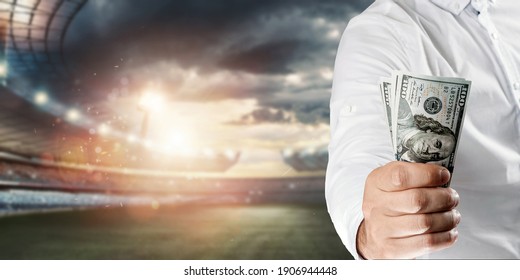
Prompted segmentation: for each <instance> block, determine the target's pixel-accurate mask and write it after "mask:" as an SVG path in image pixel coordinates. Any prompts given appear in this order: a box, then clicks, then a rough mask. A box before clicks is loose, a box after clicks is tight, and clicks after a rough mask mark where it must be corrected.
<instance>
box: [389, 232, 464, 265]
mask: <svg viewBox="0 0 520 280" xmlns="http://www.w3.org/2000/svg"><path fill="white" fill-rule="evenodd" d="M458 235H459V233H458V231H457V229H456V228H455V229H452V230H450V231H443V232H435V233H425V234H420V235H414V236H410V237H404V238H396V239H391V240H390V241H389V242H390V244H391V245H390V246H391V247H393V248H395V249H396V250H397V252H399V256H395V257H392V256H386V257H388V258H416V257H419V256H422V255H424V254H427V253H432V252H435V251H439V250H442V249H445V248H448V247H450V246H452V245H453V244H454V243H455V241H457V239H458Z"/></svg>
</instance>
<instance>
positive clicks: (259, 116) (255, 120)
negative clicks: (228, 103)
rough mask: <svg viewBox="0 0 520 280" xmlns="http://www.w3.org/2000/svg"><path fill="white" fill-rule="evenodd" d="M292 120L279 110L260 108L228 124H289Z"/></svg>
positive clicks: (288, 115)
mask: <svg viewBox="0 0 520 280" xmlns="http://www.w3.org/2000/svg"><path fill="white" fill-rule="evenodd" d="M291 121H292V118H291V116H290V114H288V113H287V112H285V111H284V110H281V109H272V108H260V109H256V110H254V111H252V112H251V113H249V114H246V115H243V116H242V117H241V118H240V119H239V120H237V121H232V122H230V123H229V124H234V125H251V124H261V123H290V122H291Z"/></svg>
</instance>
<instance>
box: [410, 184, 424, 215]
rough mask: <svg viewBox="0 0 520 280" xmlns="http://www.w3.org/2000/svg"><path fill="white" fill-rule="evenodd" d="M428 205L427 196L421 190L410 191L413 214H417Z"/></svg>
mask: <svg viewBox="0 0 520 280" xmlns="http://www.w3.org/2000/svg"><path fill="white" fill-rule="evenodd" d="M427 205H428V196H427V195H426V193H424V192H423V191H422V190H421V189H414V190H411V195H410V206H411V209H410V210H411V211H412V212H413V213H419V212H421V211H422V210H424V209H425V208H426V206H427Z"/></svg>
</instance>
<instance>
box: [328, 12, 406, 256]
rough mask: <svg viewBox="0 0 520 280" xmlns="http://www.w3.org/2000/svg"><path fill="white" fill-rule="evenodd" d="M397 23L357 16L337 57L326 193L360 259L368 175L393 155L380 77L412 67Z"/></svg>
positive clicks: (344, 239)
mask: <svg viewBox="0 0 520 280" xmlns="http://www.w3.org/2000/svg"><path fill="white" fill-rule="evenodd" d="M395 23H397V24H402V23H400V22H399V21H396V20H393V19H392V17H390V16H388V15H384V14H370V13H367V12H365V13H363V14H361V15H360V16H358V17H356V18H354V19H352V20H351V21H350V22H349V24H348V26H347V28H346V30H345V32H344V34H343V37H342V39H341V42H340V45H339V49H338V53H337V56H336V64H335V70H334V81H333V88H332V96H331V102H330V110H331V116H330V133H331V140H330V143H329V163H328V167H327V175H326V192H325V195H326V200H327V207H328V211H329V214H330V216H331V219H332V221H333V223H334V226H335V228H336V231H337V233H338V235H339V236H340V238H341V240H342V242H343V244H344V245H345V246H346V247H347V249H348V250H349V252H350V253H351V254H352V256H353V257H354V258H356V259H359V258H360V257H359V255H358V253H357V248H356V235H357V231H358V228H359V225H360V223H361V221H362V220H363V213H362V211H361V206H362V201H363V192H364V185H365V180H366V177H367V175H368V174H369V173H370V172H371V171H372V170H373V169H375V168H377V167H379V166H382V165H384V164H386V163H388V162H389V161H392V160H393V158H394V156H393V151H392V142H391V138H390V132H389V128H388V122H387V120H386V113H385V111H384V107H383V103H382V101H381V93H380V90H379V79H380V78H381V77H390V75H391V72H392V71H393V70H404V71H407V70H409V69H408V68H409V67H408V63H407V59H406V51H405V47H406V46H405V45H404V44H403V43H402V40H401V38H400V37H399V34H398V33H396V30H397V29H396V28H395V25H394V24H395Z"/></svg>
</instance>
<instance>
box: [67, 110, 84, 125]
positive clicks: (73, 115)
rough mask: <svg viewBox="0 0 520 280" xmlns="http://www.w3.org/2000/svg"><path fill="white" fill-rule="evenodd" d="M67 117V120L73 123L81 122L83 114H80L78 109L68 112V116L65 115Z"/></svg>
mask: <svg viewBox="0 0 520 280" xmlns="http://www.w3.org/2000/svg"><path fill="white" fill-rule="evenodd" d="M65 117H66V118H67V120H69V121H71V122H75V121H77V120H79V118H80V117H81V114H80V113H79V111H78V110H77V109H70V110H68V111H67V114H66V115H65Z"/></svg>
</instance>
